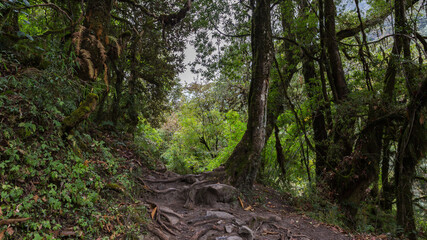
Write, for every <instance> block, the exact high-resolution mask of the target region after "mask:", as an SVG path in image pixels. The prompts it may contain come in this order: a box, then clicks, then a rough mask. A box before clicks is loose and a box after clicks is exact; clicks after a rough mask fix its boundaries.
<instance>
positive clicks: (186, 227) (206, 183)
mask: <svg viewBox="0 0 427 240" xmlns="http://www.w3.org/2000/svg"><path fill="white" fill-rule="evenodd" d="M223 176H225V172H224V170H223V169H217V170H215V171H213V172H207V173H202V174H199V175H179V174H176V173H172V172H168V171H166V172H163V173H160V172H155V171H147V173H146V175H145V179H140V180H141V181H143V183H144V187H145V188H146V189H147V190H148V192H149V194H146V196H145V198H144V199H143V200H144V202H146V203H147V206H149V207H150V216H151V218H152V219H153V220H152V223H150V225H149V226H148V230H149V234H148V235H147V236H145V237H144V238H143V239H162V240H166V239H182V240H198V239H201V240H211V239H212V240H243V239H245V240H246V239H249V240H250V239H263V240H264V239H266V240H267V239H268V240H273V239H274V240H283V239H289V240H290V239H294V240H308V239H319V240H320V239H322V240H327V239H337V240H339V239H352V238H351V237H350V236H349V235H347V234H345V233H343V232H340V230H338V229H337V228H335V227H331V226H327V225H325V224H322V223H319V222H317V221H315V220H313V219H310V218H308V217H306V216H304V215H301V214H297V213H295V212H294V211H293V210H292V208H291V207H289V206H288V205H286V201H285V200H284V199H282V197H280V195H279V194H278V193H276V192H274V191H273V190H271V189H269V188H266V187H263V186H260V185H256V187H255V191H254V199H255V201H254V202H255V203H254V204H252V205H249V204H247V203H245V202H243V200H242V199H241V198H240V197H239V193H238V191H237V190H236V189H235V188H234V187H232V186H230V185H227V184H224V183H221V182H223V181H221V179H223Z"/></svg>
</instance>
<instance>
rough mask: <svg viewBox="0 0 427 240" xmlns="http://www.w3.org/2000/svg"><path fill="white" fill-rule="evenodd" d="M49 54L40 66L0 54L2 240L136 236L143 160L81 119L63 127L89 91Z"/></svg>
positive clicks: (143, 219)
mask: <svg viewBox="0 0 427 240" xmlns="http://www.w3.org/2000/svg"><path fill="white" fill-rule="evenodd" d="M54 56H55V55H51V56H46V57H47V58H49V57H52V59H50V65H49V67H48V68H46V69H43V70H39V69H37V68H35V67H26V66H24V65H22V64H20V60H19V59H4V58H1V63H2V69H1V71H2V73H1V76H2V77H1V78H0V223H1V224H0V239H58V238H62V237H71V238H79V239H96V238H100V239H103V238H105V239H115V238H118V237H125V238H127V239H133V238H135V239H137V237H138V236H139V235H141V234H142V233H143V232H144V225H145V224H146V223H147V221H148V218H147V216H148V214H147V210H146V209H145V206H144V205H143V204H142V203H141V202H139V201H138V198H139V196H140V195H141V194H143V192H141V190H138V189H140V188H137V187H136V185H137V184H138V183H137V182H136V178H135V177H134V176H135V175H137V171H138V170H135V169H137V167H136V166H137V165H138V164H140V162H138V158H137V157H136V156H131V157H129V154H128V152H129V151H130V150H129V147H128V145H127V144H119V143H120V142H126V141H128V140H129V139H130V138H129V137H127V138H126V137H124V136H121V135H120V134H118V135H116V136H112V135H108V134H106V133H103V132H102V131H100V130H97V129H96V127H95V126H92V125H89V124H85V123H84V124H82V126H81V127H79V128H77V129H76V130H75V131H74V132H73V133H72V134H70V135H65V134H64V133H63V132H61V121H62V120H63V119H64V117H65V116H66V115H67V114H69V113H70V112H71V111H72V110H74V109H75V108H77V106H78V105H77V104H78V102H77V101H76V99H79V100H82V98H81V97H82V95H84V94H86V93H85V91H84V88H82V86H81V85H80V83H79V82H76V81H75V80H74V78H73V77H72V75H71V73H72V71H73V70H72V68H73V65H72V64H71V63H72V61H71V60H70V59H64V58H53V57H54ZM130 140H131V139H130ZM129 146H131V143H129Z"/></svg>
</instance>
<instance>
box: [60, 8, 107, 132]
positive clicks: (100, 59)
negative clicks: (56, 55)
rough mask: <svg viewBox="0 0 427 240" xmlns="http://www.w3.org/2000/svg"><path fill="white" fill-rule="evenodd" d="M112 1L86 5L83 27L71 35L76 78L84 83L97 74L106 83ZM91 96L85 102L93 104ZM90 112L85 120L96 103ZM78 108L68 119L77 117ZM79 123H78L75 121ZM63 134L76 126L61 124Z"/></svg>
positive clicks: (86, 116) (93, 78) (94, 77)
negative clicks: (106, 47)
mask: <svg viewBox="0 0 427 240" xmlns="http://www.w3.org/2000/svg"><path fill="white" fill-rule="evenodd" d="M111 4H112V1H111V0H108V1H104V0H91V1H88V3H87V9H89V12H88V13H87V14H86V16H85V22H84V26H80V29H79V30H78V31H77V32H75V33H74V34H73V42H74V43H75V49H76V55H77V59H76V61H77V62H78V63H79V64H78V66H79V67H77V68H76V72H77V75H78V77H79V78H80V79H81V80H82V81H84V82H89V81H93V80H95V79H96V78H97V77H98V73H100V72H103V73H104V80H105V81H106V82H107V64H106V61H107V55H106V49H105V46H106V45H107V44H108V38H107V32H108V31H107V30H108V27H109V24H110V12H111V9H112V5H111ZM91 96H92V95H88V96H87V97H86V100H85V102H88V101H89V102H93V101H92V97H91ZM93 104H94V105H93V109H92V111H90V112H88V113H86V114H85V119H86V118H88V117H89V115H90V114H91V113H92V112H93V111H94V110H95V107H96V101H95V102H93ZM78 111H79V108H78V109H76V110H75V111H74V112H73V113H71V115H70V116H69V117H72V116H74V115H76V114H77V115H78ZM76 122H77V123H79V122H80V121H76ZM63 124H64V126H66V127H65V128H64V129H65V130H66V131H65V132H69V131H70V130H72V128H74V127H75V126H77V124H74V125H70V124H68V123H66V122H65V121H64V122H63Z"/></svg>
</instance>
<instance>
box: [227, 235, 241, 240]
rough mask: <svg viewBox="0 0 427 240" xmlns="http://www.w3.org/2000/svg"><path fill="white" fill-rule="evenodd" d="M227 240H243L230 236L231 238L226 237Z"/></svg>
mask: <svg viewBox="0 0 427 240" xmlns="http://www.w3.org/2000/svg"><path fill="white" fill-rule="evenodd" d="M227 240H243V238H241V237H239V236H231V237H228V238H227Z"/></svg>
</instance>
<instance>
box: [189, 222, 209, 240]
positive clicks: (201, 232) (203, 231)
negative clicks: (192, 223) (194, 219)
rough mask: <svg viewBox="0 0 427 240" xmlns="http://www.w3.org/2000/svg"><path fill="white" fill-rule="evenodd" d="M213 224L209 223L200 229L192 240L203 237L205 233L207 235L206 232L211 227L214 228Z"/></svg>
mask: <svg viewBox="0 0 427 240" xmlns="http://www.w3.org/2000/svg"><path fill="white" fill-rule="evenodd" d="M212 227H213V225H209V226H208V227H206V228H203V229H202V230H200V231H198V232H197V233H196V234H195V235H194V236H193V237H192V238H191V240H197V239H199V238H201V237H202V236H203V235H205V234H206V233H208V232H209V231H210V230H211V229H212Z"/></svg>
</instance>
